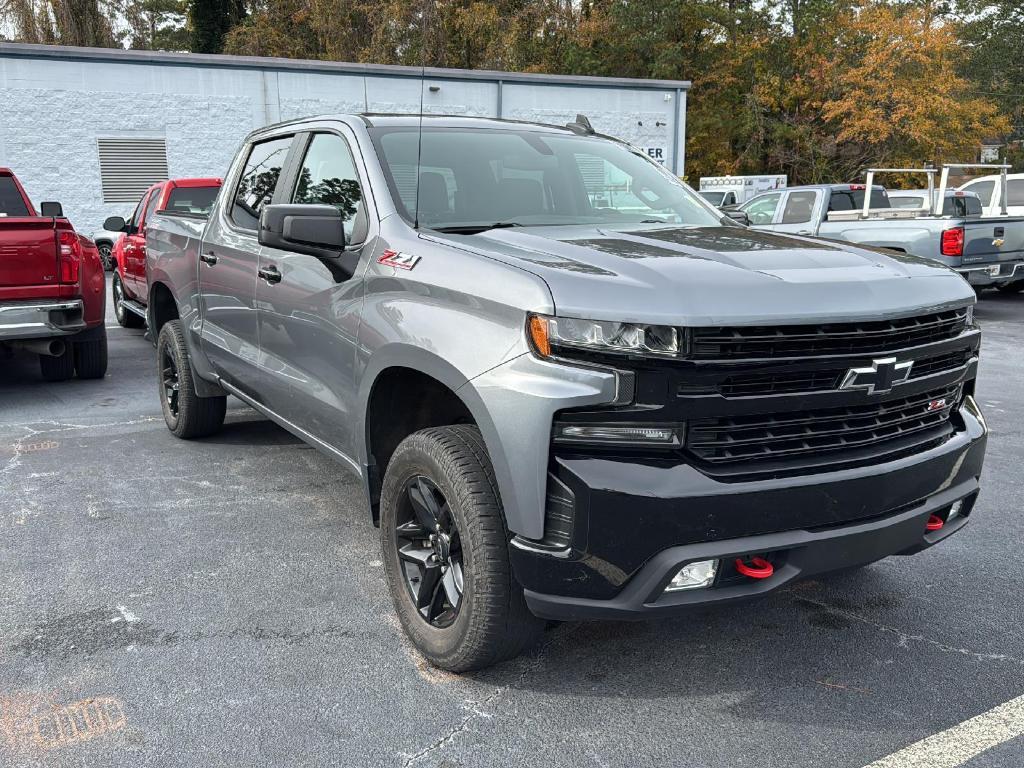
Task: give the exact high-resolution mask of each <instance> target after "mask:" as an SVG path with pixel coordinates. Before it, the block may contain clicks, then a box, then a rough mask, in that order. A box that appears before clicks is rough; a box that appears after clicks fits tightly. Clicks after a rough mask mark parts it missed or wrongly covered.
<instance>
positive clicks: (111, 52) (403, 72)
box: [0, 42, 690, 91]
mask: <svg viewBox="0 0 1024 768" xmlns="http://www.w3.org/2000/svg"><path fill="white" fill-rule="evenodd" d="M3 57H20V58H42V59H65V60H70V61H104V62H114V63H118V64H164V65H171V66H179V67H190V66H191V67H220V68H228V69H261V70H275V71H301V72H322V73H327V74H347V75H360V76H371V75H384V76H389V77H408V78H417V79H418V78H419V77H420V76H421V70H420V68H419V67H408V66H400V65H396V64H360V63H356V62H340V61H320V60H315V59H283V58H277V57H264V56H229V55H226V54H211V53H174V52H170V51H136V50H126V49H122V48H84V47H77V46H65V45H37V44H33V43H10V42H0V58H3ZM423 74H424V75H425V76H426V77H428V78H434V79H440V80H487V81H494V82H497V81H499V80H500V81H503V82H506V83H532V84H534V85H580V86H588V87H605V88H608V87H612V88H637V89H644V90H652V89H653V90H683V91H686V90H689V89H690V81H689V80H643V79H639V78H630V77H595V76H591V75H547V74H539V73H534V72H499V71H494V70H485V69H444V68H440V67H427V68H426V70H425V71H424V72H423Z"/></svg>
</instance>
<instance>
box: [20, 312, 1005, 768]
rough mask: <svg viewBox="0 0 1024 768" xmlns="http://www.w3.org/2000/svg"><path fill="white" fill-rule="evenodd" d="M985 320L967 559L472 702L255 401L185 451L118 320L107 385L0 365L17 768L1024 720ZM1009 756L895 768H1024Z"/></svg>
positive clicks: (809, 752)
mask: <svg viewBox="0 0 1024 768" xmlns="http://www.w3.org/2000/svg"><path fill="white" fill-rule="evenodd" d="M977 317H978V319H979V322H980V323H981V325H982V327H983V329H984V333H985V336H984V341H983V349H982V365H981V374H980V380H979V387H978V391H979V395H980V401H981V403H982V406H983V408H984V410H985V412H986V415H987V417H988V421H989V425H990V427H991V430H992V433H991V438H990V443H989V453H988V459H987V463H986V470H985V477H984V483H983V490H982V494H981V497H980V499H979V502H978V505H977V507H976V508H975V511H974V513H973V515H972V521H971V524H970V525H969V526H967V528H966V529H965V530H964V531H962V532H961V533H958V534H957V535H956V536H954V537H952V538H951V539H950V540H948V541H947V542H945V543H944V544H943V545H942V546H939V547H935V548H933V549H931V550H929V551H927V552H924V553H922V554H920V555H917V556H915V557H912V558H890V559H888V560H885V561H882V562H880V563H877V564H875V565H873V566H871V567H869V568H867V569H864V570H862V571H858V572H853V573H849V574H845V575H838V576H833V577H830V578H828V579H823V580H819V581H808V582H803V583H800V584H798V585H796V586H794V587H792V588H791V589H788V590H787V591H785V592H783V593H780V594H777V595H774V596H772V597H770V598H768V599H766V600H763V601H761V602H757V603H750V604H746V605H743V606H740V607H731V608H722V609H716V610H707V611H703V612H699V613H694V614H692V615H689V616H687V617H685V618H680V619H674V620H665V621H658V622H651V623H590V624H571V623H570V624H562V625H559V626H557V627H555V628H553V629H551V630H549V631H548V632H547V633H546V634H545V636H544V639H543V641H542V642H541V644H540V645H539V646H538V647H537V648H536V649H534V650H533V651H531V652H530V653H528V654H526V655H524V656H522V657H520V658H518V659H516V660H514V661H511V662H508V663H505V664H503V665H501V666H498V667H496V668H493V669H490V670H487V671H484V672H479V673H474V674H469V675H464V676H455V675H451V674H447V673H443V672H440V671H437V670H435V669H433V668H432V667H430V666H429V665H428V664H426V662H424V661H423V660H422V658H420V657H419V656H418V655H417V654H416V653H415V651H413V650H412V649H411V648H410V647H409V646H408V644H407V643H406V642H405V640H404V638H403V636H402V633H401V631H400V628H399V626H398V623H397V621H396V619H395V618H394V616H393V614H392V608H391V602H390V598H389V596H388V594H387V591H386V588H385V585H384V574H383V570H382V567H381V559H380V558H381V555H380V546H379V542H378V537H377V531H376V529H374V528H373V526H372V525H371V523H370V520H369V519H368V515H367V513H366V511H365V507H364V502H363V499H362V491H361V488H360V486H359V484H358V483H357V481H356V480H355V478H354V477H353V476H351V475H349V474H348V471H347V470H346V469H345V468H344V467H342V466H340V465H337V464H335V463H333V462H332V461H331V460H330V459H329V458H327V457H325V456H323V455H322V454H320V453H318V452H316V451H314V450H312V449H310V448H308V447H306V446H305V445H304V444H302V443H300V442H299V441H298V440H297V439H295V438H293V437H292V436H291V435H289V434H288V433H286V432H284V431H282V430H281V429H279V428H277V427H276V426H274V425H272V424H271V423H270V422H268V421H266V420H264V419H262V418H260V417H259V416H257V415H256V414H255V413H254V412H253V411H251V410H249V409H248V408H246V407H244V406H243V405H241V403H239V402H238V401H231V402H230V403H229V415H228V424H227V427H226V428H225V429H224V431H223V432H222V433H220V434H219V435H217V436H215V437H212V438H209V439H205V440H199V441H195V442H183V441H180V440H177V439H175V438H174V437H173V436H171V435H170V433H169V432H168V431H167V430H166V428H165V427H164V424H163V420H162V418H161V415H160V407H159V402H158V400H157V387H156V378H155V370H154V369H155V365H154V354H153V348H152V346H151V345H150V343H149V342H148V341H146V340H145V339H144V338H143V335H142V332H141V331H136V330H126V329H122V328H120V327H118V326H117V324H116V323H115V322H114V321H113V317H112V316H111V317H110V319H109V320H108V328H109V339H110V355H111V358H110V370H109V373H108V376H107V377H106V379H104V380H102V381H93V382H87V381H70V382H65V383H60V384H48V383H45V382H43V381H42V380H41V379H40V377H39V374H38V366H37V364H36V361H35V360H34V359H32V358H28V357H22V358H16V359H14V360H0V766H3V767H4V768H6V767H7V766H11V767H12V768H22V767H28V766H132V767H133V768H134V767H136V766H138V767H144V766H197V767H199V766H201V767H202V768H213V767H214V766H231V767H232V768H235V767H239V766H246V767H249V766H412V765H415V766H443V767H444V768H456V767H459V766H467V767H468V766H499V765H500V766H519V765H522V766H570V765H571V766H591V765H592V766H616V767H618V766H621V767H623V768H627V767H628V768H634V767H636V766H702V767H703V766H708V767H711V768H718V767H719V766H721V767H723V768H725V767H728V768H764V766H808V767H811V766H814V767H818V766H828V767H829V768H862V766H865V765H868V764H871V763H872V762H874V761H877V760H880V759H882V758H883V757H884V756H886V755H890V754H891V753H898V752H899V751H900V750H903V749H905V748H906V747H908V745H912V744H914V743H915V742H918V741H919V740H921V739H924V738H925V737H928V736H930V735H932V734H936V733H940V732H945V731H947V730H948V729H951V728H955V727H958V724H960V723H962V722H963V721H966V720H968V719H970V718H973V717H975V716H978V715H981V714H982V713H986V712H989V711H990V710H992V709H993V708H994V707H998V706H999V705H1002V704H1004V702H1009V701H1011V700H1014V699H1015V698H1017V697H1019V696H1021V694H1022V693H1024V633H1022V632H1021V622H1022V619H1024V599H1022V578H1021V572H1022V569H1024V557H1022V554H1021V551H1020V549H1021V544H1022V542H1024V520H1022V517H1021V476H1022V474H1024V473H1022V469H1021V457H1022V456H1024V433H1022V425H1024V377H1022V373H1024V351H1022V350H1024V295H1020V296H1013V297H1007V296H1001V295H995V296H986V298H985V299H983V300H982V301H981V302H980V304H979V305H978V309H977ZM954 733H959V731H954ZM1004 735H1005V736H1006V737H1005V738H1002V739H1001V741H1000V743H998V744H997V745H996V746H994V747H993V748H992V749H990V750H988V751H985V752H983V753H982V754H980V755H978V756H977V757H974V758H971V759H970V760H969V761H968V762H966V763H964V761H963V760H960V761H959V762H957V761H949V762H941V761H932V762H929V763H924V762H921V763H916V762H913V760H914V759H916V758H914V757H913V756H911V757H900V758H898V760H899V762H898V763H880V764H885V765H886V766H887V768H889V766H890V765H899V766H906V767H907V768H916V766H917V765H921V766H924V765H926V764H927V765H929V766H938V765H942V766H954V765H960V764H965V765H967V766H969V767H970V768H994V767H995V766H1020V765H1022V764H1024V739H1022V738H1020V737H1016V738H1014V737H1013V736H1014V732H1013V731H1012V729H1011V731H1009V732H1008V734H1004ZM951 749H953V750H954V751H955V750H957V749H961V747H952V748H951ZM964 749H965V748H964ZM953 757H954V758H955V757H956V755H954V756H953Z"/></svg>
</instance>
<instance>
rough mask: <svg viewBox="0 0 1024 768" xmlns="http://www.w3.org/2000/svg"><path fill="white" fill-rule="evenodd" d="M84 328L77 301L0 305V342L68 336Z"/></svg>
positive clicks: (78, 300)
mask: <svg viewBox="0 0 1024 768" xmlns="http://www.w3.org/2000/svg"><path fill="white" fill-rule="evenodd" d="M85 327H86V323H85V320H84V317H83V303H82V300H81V299H70V300H56V301H38V300H31V301H8V302H2V303H0V341H14V340H19V339H42V338H48V337H51V336H69V335H71V334H73V333H78V332H79V331H81V330H83V329H84V328H85Z"/></svg>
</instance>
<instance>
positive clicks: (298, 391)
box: [147, 115, 987, 671]
mask: <svg viewBox="0 0 1024 768" xmlns="http://www.w3.org/2000/svg"><path fill="white" fill-rule="evenodd" d="M160 218H162V220H161V221H159V223H157V224H156V225H154V226H152V227H151V228H150V229H149V230H148V232H147V263H148V270H149V285H150V291H151V297H150V301H149V304H148V306H149V322H150V328H151V329H153V331H154V333H155V334H157V360H158V368H159V393H160V398H161V402H162V404H163V412H164V416H165V419H166V422H167V426H168V427H169V428H170V430H171V431H172V432H173V433H174V434H175V435H177V436H179V437H182V438H197V437H201V436H203V435H209V434H211V433H213V432H214V431H216V430H218V429H221V428H222V426H223V422H224V416H225V396H226V395H227V394H231V395H234V396H236V397H237V398H239V399H241V400H242V401H243V402H245V403H248V404H249V405H250V406H252V407H253V408H254V409H256V410H257V411H258V412H260V413H262V414H265V415H266V416H267V417H269V418H270V419H272V420H274V421H275V422H277V423H278V424H280V425H282V426H283V427H284V428H286V429H288V430H290V431H291V432H293V433H294V434H296V435H298V436H299V437H301V438H302V439H303V440H305V441H307V442H309V443H310V444H312V445H314V446H316V447H317V448H319V449H321V450H322V451H324V452H325V453H326V454H328V455H330V456H332V457H334V458H335V459H337V460H338V461H339V462H340V464H341V465H342V466H344V467H347V468H348V469H349V470H351V471H353V472H355V473H356V474H357V475H358V476H359V478H361V480H362V482H363V484H364V486H365V490H366V500H367V505H366V510H367V520H368V521H371V520H372V521H373V523H374V524H376V525H378V526H379V527H380V539H381V546H382V550H383V562H384V571H385V574H386V579H387V584H388V587H389V589H390V591H391V595H392V597H393V600H394V605H395V610H396V612H397V613H398V616H399V618H400V620H401V623H402V625H403V627H404V629H405V631H406V632H407V633H408V635H409V637H410V638H411V639H412V641H413V643H414V644H415V646H416V647H417V648H418V649H419V650H420V651H421V652H422V653H423V654H424V655H425V656H426V657H427V658H428V659H429V660H430V661H431V662H432V663H434V664H436V665H439V666H441V667H443V668H446V669H450V670H456V671H459V670H467V669H473V668H478V667H482V666H486V665H488V664H492V663H495V662H497V661H500V660H502V659H505V658H509V657H511V656H513V655H515V654H517V653H519V652H520V651H521V650H522V649H524V648H526V647H527V646H529V645H530V643H531V642H533V640H534V639H535V638H536V637H537V635H538V633H539V632H540V631H542V629H543V627H544V624H545V620H565V619H599V618H616V619H640V618H647V617H654V616H666V615H674V614H678V613H680V612H683V611H686V610H688V609H691V608H693V607H695V606H703V605H710V604H719V603H728V602H733V601H737V600H741V599H745V598H753V597H758V596H762V595H765V594H767V593H770V592H772V591H773V590H777V589H779V588H781V587H783V586H785V585H787V584H790V583H791V582H793V581H794V580H795V579H799V578H803V577H807V576H811V575H813V574H818V573H822V572H826V571H834V570H839V569H844V568H851V567H857V566H861V565H864V564H867V563H870V562H872V561H875V560H878V559H880V558H882V557H886V556H888V555H893V554H912V553H915V552H918V551H920V550H922V549H924V548H926V547H929V546H931V545H933V544H936V543H938V542H939V541H941V540H943V539H945V538H946V537H947V536H949V535H951V534H952V533H954V532H956V531H958V530H960V529H961V528H962V527H963V526H964V525H965V524H966V523H967V522H968V520H969V517H970V514H971V512H972V509H973V507H974V502H975V499H976V496H977V493H978V489H979V477H980V474H981V469H982V463H983V459H984V453H985V444H986V439H987V437H986V435H987V428H986V426H985V421H984V419H983V417H982V415H981V413H980V411H979V409H978V405H977V403H976V402H975V400H974V397H973V394H974V385H975V376H976V373H977V367H978V350H979V345H980V336H979V331H978V328H977V327H976V325H975V324H974V322H973V304H974V301H975V297H974V293H973V291H972V290H971V289H970V287H969V286H968V285H967V284H966V283H965V282H964V281H963V280H961V279H960V278H959V277H958V276H957V275H956V274H955V273H953V272H952V271H950V270H948V269H946V268H944V267H942V266H940V265H937V264H932V263H929V262H926V261H924V260H921V259H915V258H902V257H893V256H891V255H885V254H883V253H880V252H878V251H876V250H872V249H863V248H858V247H855V246H851V245H846V244H832V243H825V242H823V241H821V240H814V239H810V238H804V237H798V236H794V235H782V234H776V233H771V232H761V231H758V230H753V229H748V228H745V227H742V226H739V225H737V224H735V223H733V222H732V221H731V220H730V219H728V218H726V217H725V216H723V214H722V213H721V212H719V211H717V210H715V209H714V208H713V207H711V206H710V205H709V204H708V203H706V202H705V201H703V200H701V199H700V198H699V197H698V196H697V195H696V194H695V193H694V192H692V190H690V189H689V188H688V187H686V186H685V185H683V184H682V183H681V182H679V181H678V180H677V179H676V178H674V177H673V176H672V175H671V174H670V173H668V172H667V171H666V170H665V169H663V168H662V167H661V166H659V165H657V164H656V163H654V162H652V161H651V160H650V159H648V158H647V157H645V156H644V155H643V153H642V152H639V151H637V150H634V149H632V148H630V147H629V146H628V145H626V144H623V143H621V142H618V141H615V140H612V139H609V138H607V137H603V136H600V135H596V134H595V133H594V132H593V129H592V128H591V127H590V125H589V122H588V121H587V120H586V119H585V118H584V117H582V116H581V117H578V118H577V119H576V121H575V122H573V123H570V124H568V125H567V126H548V125H535V124H530V123H517V122H509V121H501V120H489V119H482V118H456V117H434V116H428V117H424V118H423V119H422V125H421V121H420V119H419V118H417V117H416V116H398V115H352V116H349V115H342V116H335V117H323V118H313V119H308V120H299V121H294V122H289V123H284V124H280V125H275V126H271V127H269V128H266V129H263V130H259V131H257V132H255V133H253V134H251V135H250V136H249V137H248V138H247V139H246V140H245V142H244V144H243V146H242V148H241V150H240V151H239V153H238V156H237V157H236V159H235V161H234V162H233V164H232V166H231V168H230V170H229V171H228V173H227V174H226V176H225V183H224V186H223V188H222V190H221V193H220V196H219V198H218V200H217V202H216V204H215V205H214V208H213V210H212V212H211V214H210V217H209V221H208V222H206V223H205V224H203V223H202V222H194V221H189V220H186V219H180V218H175V217H160ZM227 428H230V427H227ZM338 514H345V512H344V510H338ZM370 557H371V555H370V553H367V558H370Z"/></svg>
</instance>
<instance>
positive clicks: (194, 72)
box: [0, 43, 686, 233]
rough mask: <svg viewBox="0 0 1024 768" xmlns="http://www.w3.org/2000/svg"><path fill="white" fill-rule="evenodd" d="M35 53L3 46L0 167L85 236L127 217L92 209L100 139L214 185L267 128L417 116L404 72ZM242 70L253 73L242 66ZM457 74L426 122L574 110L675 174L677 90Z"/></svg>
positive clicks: (565, 114)
mask: <svg viewBox="0 0 1024 768" xmlns="http://www.w3.org/2000/svg"><path fill="white" fill-rule="evenodd" d="M64 50H66V51H68V53H67V55H62V54H61V52H62V51H64ZM40 51H41V47H39V46H18V45H13V44H6V43H4V44H0V166H8V167H10V168H12V169H13V170H14V172H15V173H16V174H17V175H18V177H19V178H20V179H21V181H22V183H23V184H24V185H25V188H26V189H27V191H28V193H29V195H30V196H31V198H32V200H33V201H34V202H35V203H36V204H38V203H39V202H41V201H43V200H58V201H60V202H61V203H63V205H64V210H65V213H66V214H67V215H68V217H69V218H70V219H71V220H72V222H74V224H75V225H76V227H77V228H78V229H79V230H80V231H83V232H86V233H89V232H92V231H93V230H95V229H98V228H99V227H100V226H101V224H102V222H103V220H104V218H106V217H107V216H110V215H114V214H118V215H127V214H129V213H130V212H131V209H132V208H133V206H132V205H126V204H106V203H104V202H103V200H102V191H101V187H100V173H99V157H98V151H97V144H96V139H97V138H98V137H103V136H139V137H163V138H164V139H165V140H166V142H167V155H168V169H169V172H170V174H171V176H172V177H184V176H221V175H223V174H224V173H225V172H226V170H227V167H228V163H229V162H230V160H231V158H232V156H233V155H234V153H235V150H236V148H237V147H238V144H239V142H240V141H241V140H242V138H243V137H244V136H245V135H246V134H247V133H248V132H249V131H251V130H253V129H254V128H258V127H260V126H263V125H266V124H268V123H273V122H278V121H280V120H288V119H292V118H296V117H304V116H307V115H314V114H324V113H332V112H334V113H337V112H363V111H370V112H416V111H418V110H419V108H420V93H421V82H420V79H419V78H418V77H416V76H414V75H411V73H410V70H409V69H408V68H393V72H394V74H391V71H389V70H388V68H384V67H374V68H365V67H360V66H359V65H349V66H348V68H349V70H350V71H338V70H339V69H341V68H343V67H344V66H345V65H327V66H328V67H333V71H316V69H317V67H318V66H321V67H322V66H323V65H320V64H319V63H313V62H310V63H309V67H308V68H301V65H300V66H299V67H297V66H296V63H295V62H289V63H286V64H282V65H281V67H280V68H275V67H273V66H268V65H267V64H265V63H263V62H261V61H260V60H256V59H243V60H239V59H234V57H197V56H174V55H165V56H163V57H159V56H153V55H149V56H143V55H139V54H134V53H133V52H120V51H111V52H100V51H97V50H94V49H53V48H49V49H44V50H42V52H40ZM83 52H85V53H83ZM264 61H273V60H264ZM209 62H216V63H209ZM222 62H224V63H222ZM243 62H244V63H248V62H252V65H251V66H249V65H246V66H239V64H240V63H243ZM362 69H366V70H368V71H366V72H363V71H360V70H362ZM369 70H372V71H369ZM412 72H414V70H413V71H412ZM439 74H444V75H449V76H436V75H439ZM459 75H460V73H459V72H458V71H455V70H445V71H439V70H434V71H428V75H427V77H426V79H425V81H424V82H425V88H424V90H423V108H424V111H425V112H428V113H435V114H441V113H446V114H464V115H477V116H484V117H506V118H510V119H518V120H534V121H540V122H549V123H564V122H567V121H569V120H572V119H574V118H575V116H576V114H577V113H578V112H582V113H584V114H586V115H587V116H588V117H589V118H590V119H591V121H592V123H593V125H594V127H595V128H596V129H597V130H598V131H600V132H602V133H608V134H611V135H614V136H618V137H620V138H622V139H625V140H627V141H630V142H631V143H634V144H636V145H637V146H640V147H642V148H644V149H645V150H647V151H648V152H649V153H650V154H651V155H652V156H656V157H657V159H659V160H661V161H663V162H664V163H665V164H666V165H667V166H668V167H669V168H672V169H673V170H674V171H675V172H676V173H679V174H682V172H683V170H682V169H683V165H682V160H683V138H684V122H683V121H684V119H685V97H686V90H685V85H686V84H668V85H666V87H658V85H660V84H658V85H656V84H650V85H646V84H645V83H644V81H634V83H635V85H634V84H632V83H631V84H628V85H627V84H624V83H623V81H616V82H615V84H610V85H608V86H604V85H595V84H593V83H594V80H593V79H589V80H590V82H589V83H588V84H578V83H571V82H569V83H564V84H562V83H559V82H558V81H557V78H548V79H546V80H545V81H543V82H538V81H526V82H524V81H519V80H517V79H516V78H517V77H518V76H516V75H503V74H502V73H487V75H486V76H484V77H481V75H480V74H478V73H473V74H472V76H467V77H465V78H462V77H460V76H459ZM673 85H675V86H683V87H672V86H673ZM431 86H433V87H434V88H436V90H431ZM677 102H679V103H678V104H677ZM677 116H679V119H678V120H677Z"/></svg>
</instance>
